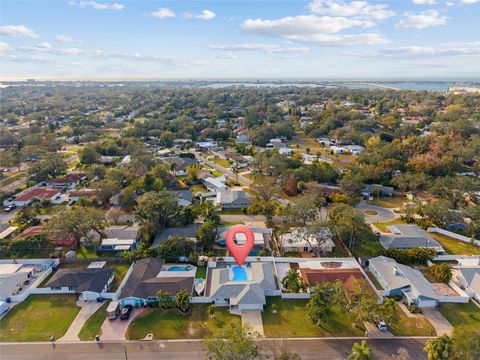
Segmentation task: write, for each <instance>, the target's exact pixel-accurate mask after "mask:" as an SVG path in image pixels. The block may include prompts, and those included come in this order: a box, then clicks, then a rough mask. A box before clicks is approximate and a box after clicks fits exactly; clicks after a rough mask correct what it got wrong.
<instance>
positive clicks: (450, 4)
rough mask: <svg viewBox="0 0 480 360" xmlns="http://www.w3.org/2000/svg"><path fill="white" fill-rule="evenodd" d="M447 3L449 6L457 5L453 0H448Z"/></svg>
mask: <svg viewBox="0 0 480 360" xmlns="http://www.w3.org/2000/svg"><path fill="white" fill-rule="evenodd" d="M445 5H447V6H455V3H454V2H451V1H447V2H446V3H445Z"/></svg>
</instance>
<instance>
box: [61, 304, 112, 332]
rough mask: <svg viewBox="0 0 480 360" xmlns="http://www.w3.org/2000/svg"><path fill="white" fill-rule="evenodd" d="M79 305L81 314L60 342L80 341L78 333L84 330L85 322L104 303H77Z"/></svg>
mask: <svg viewBox="0 0 480 360" xmlns="http://www.w3.org/2000/svg"><path fill="white" fill-rule="evenodd" d="M77 305H78V306H80V307H81V309H80V312H79V313H78V314H77V316H76V317H75V319H74V320H73V322H72V324H71V325H70V327H69V328H68V330H67V332H66V333H65V335H64V336H63V337H62V338H60V339H58V341H80V338H79V337H78V333H79V332H80V330H82V327H83V325H85V322H86V321H87V320H88V319H89V318H90V316H92V315H93V314H94V313H95V312H96V311H97V310H98V309H99V308H100V306H102V305H103V303H100V302H96V301H89V302H84V301H77ZM92 340H93V339H92Z"/></svg>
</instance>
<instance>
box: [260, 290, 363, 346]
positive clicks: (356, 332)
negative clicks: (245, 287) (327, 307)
mask: <svg viewBox="0 0 480 360" xmlns="http://www.w3.org/2000/svg"><path fill="white" fill-rule="evenodd" d="M272 304H276V305H277V313H276V314H274V313H272V309H271V306H272ZM306 304H307V300H303V299H302V300H296V299H295V300H293V299H288V300H287V299H281V298H279V297H275V298H273V297H268V298H267V306H266V308H265V310H264V311H263V313H262V319H263V330H264V332H265V336H267V337H302V336H305V337H315V336H362V335H363V334H364V330H363V329H358V328H354V327H353V322H352V320H351V319H349V318H348V317H347V316H346V315H345V313H343V312H342V311H340V310H339V309H335V308H334V312H333V313H332V314H331V315H330V316H329V317H328V318H327V321H326V323H324V324H323V325H322V326H321V327H320V326H316V325H314V324H312V322H311V320H310V319H309V318H308V315H307V312H306V310H305V306H306Z"/></svg>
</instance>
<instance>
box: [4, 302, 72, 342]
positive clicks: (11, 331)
mask: <svg viewBox="0 0 480 360" xmlns="http://www.w3.org/2000/svg"><path fill="white" fill-rule="evenodd" d="M79 311H80V308H79V307H78V306H77V305H76V296H75V295H63V294H62V295H30V296H29V297H28V298H27V299H26V300H25V301H24V302H22V303H21V304H19V305H17V306H15V307H14V308H13V309H11V310H10V312H8V313H7V314H6V315H5V317H4V318H3V319H2V320H1V321H0V341H9V342H12V341H48V340H49V339H50V336H51V335H53V336H54V337H55V339H59V338H61V337H62V336H63V335H64V334H65V332H66V331H67V330H68V328H69V326H70V324H71V323H72V321H73V319H75V317H76V316H77V314H78V312H79Z"/></svg>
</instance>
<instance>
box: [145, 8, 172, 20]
mask: <svg viewBox="0 0 480 360" xmlns="http://www.w3.org/2000/svg"><path fill="white" fill-rule="evenodd" d="M150 15H152V16H153V17H156V18H158V19H165V18H169V17H175V13H174V12H173V11H172V10H170V9H168V8H159V9H158V10H157V11H153V12H151V13H150Z"/></svg>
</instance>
